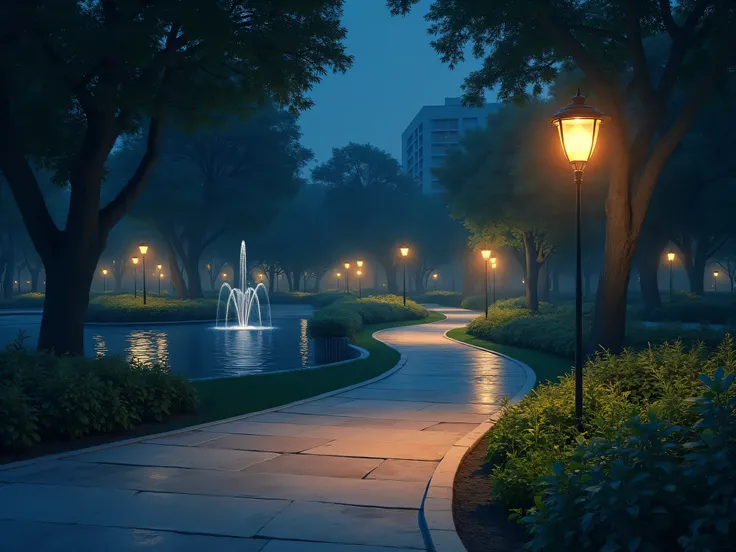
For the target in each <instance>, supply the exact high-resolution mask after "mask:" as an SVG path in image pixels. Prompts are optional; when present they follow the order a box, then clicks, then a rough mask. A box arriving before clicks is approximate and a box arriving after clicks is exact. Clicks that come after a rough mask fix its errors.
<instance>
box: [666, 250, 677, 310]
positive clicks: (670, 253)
mask: <svg viewBox="0 0 736 552" xmlns="http://www.w3.org/2000/svg"><path fill="white" fill-rule="evenodd" d="M674 260H675V253H674V251H668V252H667V262H668V263H669V264H670V303H671V302H672V298H673V297H674V292H673V290H672V262H673V261H674Z"/></svg>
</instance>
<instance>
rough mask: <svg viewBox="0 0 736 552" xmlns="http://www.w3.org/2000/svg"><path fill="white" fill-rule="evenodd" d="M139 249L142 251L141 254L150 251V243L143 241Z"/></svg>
mask: <svg viewBox="0 0 736 552" xmlns="http://www.w3.org/2000/svg"><path fill="white" fill-rule="evenodd" d="M138 251H140V252H141V255H145V254H146V253H148V244H146V243H144V242H141V243H140V245H138Z"/></svg>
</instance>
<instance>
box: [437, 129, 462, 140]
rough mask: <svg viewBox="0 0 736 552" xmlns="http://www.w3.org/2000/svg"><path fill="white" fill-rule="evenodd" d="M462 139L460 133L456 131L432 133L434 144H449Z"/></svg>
mask: <svg viewBox="0 0 736 552" xmlns="http://www.w3.org/2000/svg"><path fill="white" fill-rule="evenodd" d="M459 139H460V133H459V132H458V131H456V130H448V131H442V130H439V131H433V132H432V142H438V143H448V142H457V141H458V140H459Z"/></svg>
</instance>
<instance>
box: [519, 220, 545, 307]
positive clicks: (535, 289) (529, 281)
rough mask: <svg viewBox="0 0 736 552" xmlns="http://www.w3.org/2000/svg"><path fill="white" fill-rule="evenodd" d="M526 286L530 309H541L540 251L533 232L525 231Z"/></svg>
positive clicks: (527, 302) (527, 303) (527, 301)
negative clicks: (538, 251)
mask: <svg viewBox="0 0 736 552" xmlns="http://www.w3.org/2000/svg"><path fill="white" fill-rule="evenodd" d="M523 239H524V265H525V266H524V286H525V288H526V305H527V307H528V308H529V310H531V311H534V312H537V311H538V310H539V269H540V268H541V264H540V263H538V262H537V258H538V253H537V248H536V244H535V240H534V235H533V233H532V232H524V233H523Z"/></svg>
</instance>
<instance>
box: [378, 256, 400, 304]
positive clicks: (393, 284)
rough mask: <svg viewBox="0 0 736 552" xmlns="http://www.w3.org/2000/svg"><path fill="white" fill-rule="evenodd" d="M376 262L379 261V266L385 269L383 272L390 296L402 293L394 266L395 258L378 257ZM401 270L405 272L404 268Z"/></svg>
mask: <svg viewBox="0 0 736 552" xmlns="http://www.w3.org/2000/svg"><path fill="white" fill-rule="evenodd" d="M376 260H377V261H378V264H380V265H381V266H382V267H383V271H384V273H385V274H386V291H387V292H388V293H390V294H393V295H398V294H399V293H400V291H399V284H398V275H397V270H396V267H395V266H394V260H393V258H392V257H389V256H382V257H376ZM400 269H401V270H403V269H404V267H403V266H401V267H400Z"/></svg>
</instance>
